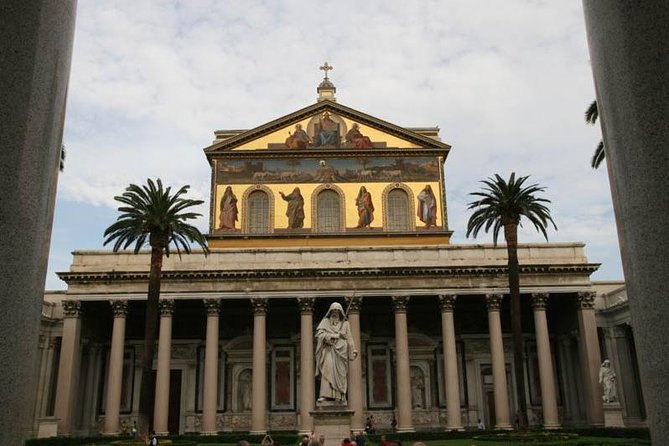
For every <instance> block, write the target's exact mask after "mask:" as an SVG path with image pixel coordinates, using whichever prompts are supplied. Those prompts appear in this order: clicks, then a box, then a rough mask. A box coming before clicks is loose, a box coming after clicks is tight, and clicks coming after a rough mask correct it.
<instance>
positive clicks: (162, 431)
mask: <svg viewBox="0 0 669 446" xmlns="http://www.w3.org/2000/svg"><path fill="white" fill-rule="evenodd" d="M158 305H159V308H160V332H159V336H160V337H159V339H158V368H157V370H156V396H155V402H154V406H153V430H154V431H156V434H158V435H168V434H169V431H168V429H167V423H168V417H169V412H170V407H169V403H170V366H171V362H172V315H173V314H174V300H172V299H165V300H161V301H160V302H159V303H158ZM216 328H218V327H216ZM217 335H218V333H217ZM216 350H218V346H217V348H216ZM217 359H218V358H217ZM173 433H175V434H177V433H178V432H173Z"/></svg>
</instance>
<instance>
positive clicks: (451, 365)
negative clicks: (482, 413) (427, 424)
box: [439, 295, 462, 430]
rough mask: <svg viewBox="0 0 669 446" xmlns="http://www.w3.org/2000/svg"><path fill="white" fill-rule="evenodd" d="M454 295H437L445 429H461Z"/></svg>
mask: <svg viewBox="0 0 669 446" xmlns="http://www.w3.org/2000/svg"><path fill="white" fill-rule="evenodd" d="M455 299H456V296H455V295H444V296H439V305H440V307H441V334H442V340H443V344H444V375H445V384H446V415H447V417H448V418H447V420H446V429H448V430H462V417H461V415H460V383H459V378H458V355H457V351H456V348H455V326H454V324H453V310H454V308H455Z"/></svg>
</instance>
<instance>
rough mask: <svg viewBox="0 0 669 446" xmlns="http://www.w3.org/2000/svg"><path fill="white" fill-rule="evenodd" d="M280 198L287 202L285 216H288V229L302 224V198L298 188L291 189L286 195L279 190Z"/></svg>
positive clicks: (296, 227)
mask: <svg viewBox="0 0 669 446" xmlns="http://www.w3.org/2000/svg"><path fill="white" fill-rule="evenodd" d="M279 194H281V198H283V199H284V200H285V201H287V202H288V208H287V209H286V217H288V229H299V228H301V227H303V226H304V198H303V197H302V193H301V192H300V188H299V187H296V188H295V189H293V191H292V192H291V193H290V194H288V195H286V194H284V193H283V192H279Z"/></svg>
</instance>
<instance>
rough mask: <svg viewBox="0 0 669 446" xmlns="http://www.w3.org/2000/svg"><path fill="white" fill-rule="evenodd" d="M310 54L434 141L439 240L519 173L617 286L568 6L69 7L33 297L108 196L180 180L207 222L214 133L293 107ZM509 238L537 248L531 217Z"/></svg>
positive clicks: (95, 241)
mask: <svg viewBox="0 0 669 446" xmlns="http://www.w3.org/2000/svg"><path fill="white" fill-rule="evenodd" d="M325 61H328V62H329V63H330V64H331V65H332V66H333V67H334V70H332V71H331V72H330V75H329V77H330V79H331V81H332V82H333V83H334V84H335V85H336V87H337V100H338V102H339V103H341V104H343V105H346V106H348V107H352V108H354V109H356V110H359V111H362V112H364V113H368V114H371V115H373V116H376V117H378V118H380V119H383V120H386V121H389V122H391V123H394V124H397V125H400V126H406V127H426V126H438V127H439V128H440V136H441V138H442V140H443V141H444V142H446V143H448V144H450V145H451V146H452V149H451V152H450V154H449V157H448V159H447V160H446V168H445V178H446V197H447V202H448V217H449V224H450V229H451V230H453V231H454V234H453V237H452V240H451V242H452V243H454V244H470V243H490V242H491V241H492V237H491V235H489V234H484V233H483V234H479V236H478V238H477V239H472V238H469V239H467V238H466V237H465V229H466V223H467V219H468V218H469V211H468V210H467V203H469V202H470V201H472V197H471V196H470V195H469V194H470V193H471V192H474V191H476V190H478V189H480V181H481V180H482V179H485V178H487V177H490V176H492V175H494V174H500V175H501V176H503V177H508V176H509V174H510V173H511V172H516V174H517V175H530V180H529V181H530V182H532V183H538V184H540V185H541V186H545V187H546V191H545V192H544V195H543V196H544V197H545V198H548V199H550V200H551V204H550V209H551V211H552V215H553V218H554V220H555V222H556V224H557V226H558V230H557V231H554V230H551V231H549V241H551V242H584V243H585V244H586V254H587V255H588V259H589V261H590V262H592V263H601V264H602V265H601V267H600V269H599V271H598V272H596V273H595V274H593V276H592V279H593V280H623V273H622V266H621V261H620V253H619V248H618V239H617V234H616V228H615V222H614V215H613V209H612V205H611V193H610V189H609V183H608V177H607V173H606V167H605V166H603V167H601V168H600V169H599V170H593V169H592V168H591V167H590V158H591V156H592V153H593V152H594V149H595V147H596V145H597V143H598V142H599V140H600V139H601V132H600V129H599V127H598V126H588V125H586V124H585V121H584V117H583V115H584V112H585V109H586V108H587V106H588V105H589V104H590V102H591V101H592V100H593V99H594V87H593V80H592V73H591V70H590V62H589V56H588V49H587V40H586V36H585V25H584V19H583V12H582V9H581V3H580V2H577V1H560V2H556V1H540V0H504V1H502V0H499V1H496V0H487V1H477V0H448V1H446V0H437V1H419V2H406V1H404V0H399V1H396V0H383V1H365V2H361V1H348V0H339V1H336V2H334V1H332V2H312V1H297V0H293V1H278V0H277V1H255V0H245V1H241V0H240V1H232V0H226V1H220V0H217V1H205V0H187V1H186V0H184V1H174V0H164V1H163V0H132V1H130V0H115V1H113V2H109V1H102V0H99V1H96V0H86V1H83V2H79V3H78V10H77V23H76V30H75V41H74V52H73V59H72V70H71V78H70V85H69V96H68V105H67V117H66V123H65V133H64V140H63V141H64V144H65V146H66V150H67V159H66V166H65V171H64V172H63V173H61V175H60V178H59V186H58V195H57V202H56V212H55V219H54V227H53V235H52V241H51V251H50V256H49V269H48V275H47V282H46V287H47V289H64V288H65V287H66V285H65V283H64V282H62V281H60V279H58V277H57V276H56V275H55V272H57V271H67V270H69V266H70V264H71V261H72V255H71V253H72V251H74V250H81V249H102V248H103V240H104V239H103V232H104V230H105V228H106V227H107V226H109V225H110V224H111V223H113V221H114V220H115V219H116V217H117V215H118V213H117V211H116V208H117V207H118V205H117V202H115V201H114V199H113V197H114V196H115V195H119V194H121V193H122V192H123V190H124V188H125V187H126V186H127V185H128V184H130V183H144V182H145V181H146V178H149V177H150V178H157V177H159V178H161V179H162V180H163V181H164V182H165V183H167V184H171V185H174V186H175V187H176V186H181V185H183V184H189V185H191V190H190V193H189V196H190V197H191V198H197V199H203V200H205V204H204V205H203V206H202V207H201V208H200V212H201V213H202V214H203V215H204V216H205V217H202V218H200V219H199V220H198V221H197V222H196V225H197V226H198V227H199V228H200V229H201V230H202V231H203V232H206V231H207V230H208V227H207V225H208V223H207V218H206V216H207V215H208V212H209V186H210V168H209V165H208V163H207V160H206V158H205V156H204V154H203V152H202V149H203V148H204V147H206V146H208V145H209V144H210V143H211V142H212V140H213V138H214V135H213V132H214V130H217V129H251V128H254V127H256V126H259V125H261V124H264V123H265V122H267V121H270V120H272V119H275V118H278V117H281V116H284V115H286V114H289V113H291V112H293V111H295V110H298V109H300V108H303V107H305V106H308V105H311V104H312V103H314V102H315V100H316V87H317V86H318V84H319V83H320V81H321V79H322V71H320V70H319V67H320V66H321V65H323V63H324V62H325ZM519 240H520V241H521V242H540V241H543V238H542V236H541V235H539V234H538V233H536V232H535V230H534V229H533V228H532V226H531V225H529V227H528V226H525V227H524V228H522V229H521V232H520V234H519Z"/></svg>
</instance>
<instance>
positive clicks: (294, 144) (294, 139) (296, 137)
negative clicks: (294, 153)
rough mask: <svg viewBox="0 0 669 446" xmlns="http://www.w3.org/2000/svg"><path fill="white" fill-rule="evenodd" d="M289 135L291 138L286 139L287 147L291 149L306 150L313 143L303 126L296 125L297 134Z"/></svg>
mask: <svg viewBox="0 0 669 446" xmlns="http://www.w3.org/2000/svg"><path fill="white" fill-rule="evenodd" d="M288 134H289V136H288V138H286V147H288V148H289V149H304V148H306V147H307V146H308V145H309V143H310V142H311V139H310V138H309V135H307V132H305V131H304V129H302V124H296V125H295V133H293V134H290V132H289V133H288Z"/></svg>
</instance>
